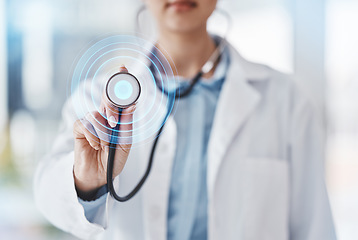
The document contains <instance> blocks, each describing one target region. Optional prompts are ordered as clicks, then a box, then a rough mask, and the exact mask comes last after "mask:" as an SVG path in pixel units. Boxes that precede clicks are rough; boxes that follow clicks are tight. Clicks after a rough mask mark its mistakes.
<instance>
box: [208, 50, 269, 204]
mask: <svg viewBox="0 0 358 240" xmlns="http://www.w3.org/2000/svg"><path fill="white" fill-rule="evenodd" d="M229 49H230V51H229V52H230V60H231V63H230V68H229V71H228V73H227V76H226V80H225V82H224V85H223V88H222V92H221V94H220V97H219V100H218V105H217V109H216V113H215V117H214V123H213V128H212V132H211V137H210V140H209V146H208V175H207V181H208V194H209V198H210V196H212V192H213V188H214V184H215V179H216V175H217V172H218V170H219V168H220V164H221V163H222V161H223V158H224V155H225V152H226V151H227V149H228V147H229V146H230V144H231V142H232V140H233V138H234V137H235V135H236V134H237V132H238V131H239V129H240V128H241V127H242V126H243V124H244V123H245V121H246V120H247V119H248V117H249V116H250V114H251V113H252V112H253V111H254V109H255V107H256V106H257V104H258V102H259V100H260V98H261V97H260V94H259V93H258V92H257V91H256V90H255V89H254V88H253V87H252V86H251V85H250V83H249V79H250V80H260V79H263V78H265V77H266V76H265V73H264V72H260V71H255V68H254V65H253V64H252V66H251V63H249V62H247V61H245V60H244V59H243V58H242V57H241V56H240V55H239V54H238V53H237V52H236V50H234V49H233V48H232V47H231V46H230V47H229Z"/></svg>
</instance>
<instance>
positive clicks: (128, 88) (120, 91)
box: [114, 80, 133, 100]
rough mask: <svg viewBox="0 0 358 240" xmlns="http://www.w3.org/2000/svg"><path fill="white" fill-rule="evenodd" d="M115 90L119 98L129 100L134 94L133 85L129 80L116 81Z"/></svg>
mask: <svg viewBox="0 0 358 240" xmlns="http://www.w3.org/2000/svg"><path fill="white" fill-rule="evenodd" d="M114 92H115V94H116V96H117V98H119V99H121V100H127V99H128V98H130V96H132V94H133V87H132V85H131V84H130V83H129V82H128V81H126V80H121V81H119V82H117V83H116V86H115V87H114Z"/></svg>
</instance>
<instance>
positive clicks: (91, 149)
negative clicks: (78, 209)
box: [73, 67, 135, 199]
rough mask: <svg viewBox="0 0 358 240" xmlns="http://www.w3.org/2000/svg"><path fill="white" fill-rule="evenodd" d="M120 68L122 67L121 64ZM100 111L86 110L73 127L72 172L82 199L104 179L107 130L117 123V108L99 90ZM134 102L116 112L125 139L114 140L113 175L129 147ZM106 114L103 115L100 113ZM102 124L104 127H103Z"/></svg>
mask: <svg viewBox="0 0 358 240" xmlns="http://www.w3.org/2000/svg"><path fill="white" fill-rule="evenodd" d="M121 71H126V69H125V68H124V69H123V67H122V68H121ZM100 111H101V113H100V112H92V113H88V114H87V115H86V117H85V118H84V119H79V120H77V121H76V122H75V124H74V127H73V134H74V140H75V149H74V152H75V161H74V168H73V174H74V179H75V185H76V189H77V193H78V194H79V196H80V197H81V198H83V199H90V198H92V197H93V195H94V194H95V193H96V191H97V190H98V188H99V187H101V186H103V185H105V184H106V183H107V158H108V152H109V142H110V135H111V130H108V128H111V127H112V128H113V127H115V126H116V125H117V122H118V118H119V112H118V108H116V107H114V106H112V105H111V104H110V103H109V101H108V99H107V98H106V96H105V94H103V97H102V101H101V107H100ZM134 111H135V105H133V106H131V107H129V108H127V109H123V111H122V113H121V116H120V123H121V124H120V128H119V130H120V131H125V133H123V132H122V133H120V135H119V136H120V137H126V139H127V140H126V142H125V143H120V142H119V143H117V149H116V154H115V159H114V168H113V177H116V176H118V175H119V174H120V173H121V171H122V169H123V167H124V165H125V163H126V161H127V158H128V155H129V152H130V149H131V146H132V144H131V140H128V139H131V137H132V136H131V130H132V120H133V112H134ZM104 116H106V118H105V117H104ZM107 119H108V120H107ZM105 126H106V127H105Z"/></svg>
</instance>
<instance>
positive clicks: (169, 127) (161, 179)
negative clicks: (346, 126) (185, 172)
mask: <svg viewBox="0 0 358 240" xmlns="http://www.w3.org/2000/svg"><path fill="white" fill-rule="evenodd" d="M157 96H158V99H157V104H158V105H159V111H160V112H161V113H160V114H159V115H162V116H163V118H160V121H159V122H157V123H155V124H156V125H157V129H159V127H160V125H161V123H162V119H164V116H165V114H166V112H167V107H166V105H163V104H160V94H159V92H158V93H157ZM153 142H154V140H153V141H152V142H151V143H149V144H146V148H145V149H143V151H142V152H143V155H142V156H143V158H144V159H145V160H144V162H145V164H147V161H148V160H149V159H148V156H150V152H151V149H152V145H153ZM175 147H176V125H175V122H174V119H173V118H172V117H169V118H168V120H167V122H166V124H165V127H164V129H163V132H162V134H161V136H160V138H159V140H158V144H157V148H156V151H155V154H154V159H153V165H152V169H151V172H150V174H149V176H148V179H147V181H146V183H145V184H144V187H143V203H142V204H143V218H144V220H143V222H144V229H145V230H144V232H145V239H147V240H165V239H166V238H167V227H166V226H167V209H168V200H169V187H170V180H171V172H172V163H173V158H174V155H175Z"/></svg>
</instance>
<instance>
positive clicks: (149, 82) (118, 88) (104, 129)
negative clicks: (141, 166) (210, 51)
mask: <svg viewBox="0 0 358 240" xmlns="http://www.w3.org/2000/svg"><path fill="white" fill-rule="evenodd" d="M81 53H82V54H80V55H78V58H77V59H76V64H74V65H73V72H72V74H71V75H69V81H68V92H67V93H68V97H71V99H72V101H71V102H72V106H73V109H74V112H75V114H76V116H77V118H78V119H86V117H87V116H91V117H92V118H93V117H94V116H92V115H93V112H99V113H101V114H102V112H101V111H102V110H101V104H102V100H103V96H104V93H105V91H106V90H105V89H106V88H105V86H106V84H107V83H108V81H109V78H110V77H111V76H113V75H115V74H117V73H118V71H119V66H121V65H122V64H124V65H125V66H126V67H127V69H128V71H129V73H131V74H132V75H133V76H135V77H136V78H137V80H138V81H139V83H140V87H141V91H140V97H139V98H138V101H137V102H136V103H137V104H136V110H135V114H134V115H133V119H132V121H131V122H122V123H121V124H123V126H125V125H128V124H131V125H132V126H133V127H132V129H131V130H127V129H126V128H123V129H119V130H115V131H118V136H117V137H116V138H115V139H113V142H112V138H111V132H112V131H114V130H113V129H111V128H110V127H108V124H103V123H102V122H97V123H98V124H92V126H87V125H85V126H86V128H87V130H88V131H90V132H91V133H92V134H93V135H95V136H98V138H99V139H101V143H102V142H111V143H123V144H127V143H131V144H133V143H135V145H133V146H134V147H138V146H140V145H141V144H146V143H148V142H150V141H153V140H154V139H155V137H156V134H157V133H158V131H159V129H160V128H161V126H162V125H163V124H164V122H165V121H166V120H167V119H168V118H169V115H173V114H174V113H175V110H176V106H177V105H175V104H174V102H175V100H176V99H175V95H176V94H175V91H173V92H172V91H169V92H166V91H163V90H162V89H159V88H158V86H163V89H165V88H166V89H177V83H178V82H177V79H176V76H175V73H176V70H175V67H174V68H172V65H171V64H170V62H169V61H168V59H167V58H166V56H165V55H164V54H163V53H162V52H161V51H160V50H159V49H158V48H157V47H156V45H155V44H154V43H153V42H150V41H148V40H146V39H143V38H141V37H136V36H133V35H112V36H109V37H104V38H102V37H101V39H98V40H97V41H94V42H92V43H91V44H90V45H88V47H86V48H84V49H83V51H82V52H81ZM116 79H117V80H118V81H117V82H116V81H113V82H114V84H113V87H112V88H111V89H112V92H111V93H113V95H110V96H111V98H110V99H111V100H112V101H114V102H115V103H117V101H119V100H120V101H119V102H128V101H129V100H130V99H132V98H133V96H134V95H136V94H137V88H136V86H135V85H133V83H132V82H131V81H130V79H119V78H118V76H117V77H116ZM112 96H113V98H112ZM107 97H109V96H108V95H107ZM134 97H135V96H134ZM119 105H121V104H119ZM124 105H126V104H124ZM167 113H168V114H167ZM102 116H103V117H104V118H107V117H106V115H105V114H104V115H102ZM84 124H87V122H84ZM117 146H119V145H118V144H117V145H116V147H117ZM133 146H132V147H133ZM121 147H124V146H121Z"/></svg>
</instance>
